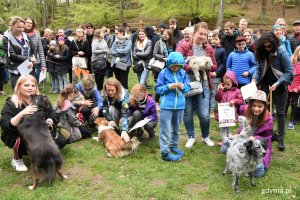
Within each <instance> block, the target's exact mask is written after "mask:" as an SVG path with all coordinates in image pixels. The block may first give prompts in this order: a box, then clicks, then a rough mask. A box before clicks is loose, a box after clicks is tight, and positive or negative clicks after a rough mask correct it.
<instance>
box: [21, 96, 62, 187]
mask: <svg viewBox="0 0 300 200" xmlns="http://www.w3.org/2000/svg"><path fill="white" fill-rule="evenodd" d="M32 98H33V100H32V104H33V105H37V107H38V111H37V112H35V113H34V114H32V115H26V116H25V117H24V119H23V120H22V122H21V123H20V125H19V126H18V131H19V133H20V134H21V135H22V137H23V138H24V140H25V142H26V145H27V149H28V151H29V155H30V157H31V168H32V172H33V185H32V186H29V187H28V188H29V189H31V190H34V189H36V187H37V185H38V183H39V181H43V180H44V181H45V182H46V183H48V184H49V185H51V184H52V182H53V180H54V178H55V174H56V173H58V175H59V176H60V178H61V179H62V180H63V179H65V178H67V177H66V176H64V175H63V174H62V172H61V167H62V164H63V158H62V155H61V153H60V151H59V149H58V146H57V145H56V144H55V142H54V141H53V139H52V136H51V134H50V131H49V128H48V126H47V123H46V121H45V120H46V119H45V113H47V112H49V107H50V105H51V103H50V100H49V98H48V97H47V96H44V95H36V96H32Z"/></svg>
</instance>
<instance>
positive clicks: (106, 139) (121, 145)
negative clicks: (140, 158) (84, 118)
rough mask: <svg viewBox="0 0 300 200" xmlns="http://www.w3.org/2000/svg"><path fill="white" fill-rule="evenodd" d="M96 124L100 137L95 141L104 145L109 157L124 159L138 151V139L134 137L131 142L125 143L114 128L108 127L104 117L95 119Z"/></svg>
mask: <svg viewBox="0 0 300 200" xmlns="http://www.w3.org/2000/svg"><path fill="white" fill-rule="evenodd" d="M95 124H96V125H97V128H98V137H94V138H93V139H95V140H97V141H98V142H100V143H102V144H103V145H104V146H105V148H106V150H107V156H109V157H116V158H120V157H124V156H127V155H130V154H132V153H134V152H136V150H137V149H138V147H139V145H140V142H139V140H138V139H137V138H136V137H133V138H132V139H131V140H130V141H129V142H125V141H124V140H122V139H121V137H120V136H119V135H118V134H117V133H116V131H115V130H114V127H112V126H109V125H108V121H107V120H106V119H105V118H104V117H98V118H96V119H95Z"/></svg>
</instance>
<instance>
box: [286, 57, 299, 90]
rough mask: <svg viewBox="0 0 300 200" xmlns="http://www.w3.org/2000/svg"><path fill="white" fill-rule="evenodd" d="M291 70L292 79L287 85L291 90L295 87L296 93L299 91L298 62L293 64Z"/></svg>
mask: <svg viewBox="0 0 300 200" xmlns="http://www.w3.org/2000/svg"><path fill="white" fill-rule="evenodd" d="M293 70H294V80H293V82H292V84H291V85H289V86H288V90H289V92H292V90H293V89H297V91H298V93H300V62H298V63H297V64H293Z"/></svg>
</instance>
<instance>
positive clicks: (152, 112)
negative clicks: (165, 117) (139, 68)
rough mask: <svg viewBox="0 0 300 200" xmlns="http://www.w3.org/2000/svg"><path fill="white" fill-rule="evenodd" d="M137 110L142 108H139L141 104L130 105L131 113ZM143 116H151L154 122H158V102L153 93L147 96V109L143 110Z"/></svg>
mask: <svg viewBox="0 0 300 200" xmlns="http://www.w3.org/2000/svg"><path fill="white" fill-rule="evenodd" d="M136 110H141V109H140V108H139V105H138V104H137V105H136V106H130V107H129V115H131V114H132V113H133V112H134V111H136ZM143 117H144V118H149V119H151V121H153V122H157V121H158V119H157V112H156V103H155V101H154V100H153V98H152V95H151V94H148V96H147V102H146V106H145V110H144V112H143Z"/></svg>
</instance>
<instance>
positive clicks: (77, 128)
mask: <svg viewBox="0 0 300 200" xmlns="http://www.w3.org/2000/svg"><path fill="white" fill-rule="evenodd" d="M77 92H78V91H77V89H76V87H75V85H74V84H68V85H66V87H65V88H64V89H63V90H61V91H60V95H59V96H58V99H57V102H56V113H58V114H59V116H60V117H59V124H60V126H61V127H63V128H65V129H67V130H68V131H69V132H70V135H71V136H70V139H69V141H70V142H74V141H76V140H79V139H81V138H87V137H91V135H92V132H91V131H90V130H87V129H86V128H84V127H83V124H82V122H81V121H80V120H79V119H77V118H76V108H75V106H74V105H73V104H72V100H74V98H75V97H76V93H77Z"/></svg>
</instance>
